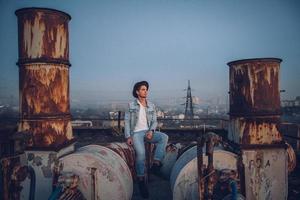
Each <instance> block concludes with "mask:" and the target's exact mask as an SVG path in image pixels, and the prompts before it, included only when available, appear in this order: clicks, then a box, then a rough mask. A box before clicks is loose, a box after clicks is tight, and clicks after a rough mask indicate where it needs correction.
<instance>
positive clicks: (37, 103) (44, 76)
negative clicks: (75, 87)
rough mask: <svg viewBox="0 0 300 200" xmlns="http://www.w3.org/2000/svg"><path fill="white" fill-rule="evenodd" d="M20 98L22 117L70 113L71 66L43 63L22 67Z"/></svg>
mask: <svg viewBox="0 0 300 200" xmlns="http://www.w3.org/2000/svg"><path fill="white" fill-rule="evenodd" d="M20 98H21V99H20V100H21V101H20V103H21V111H22V113H21V115H22V117H28V118H33V117H37V116H47V115H68V114H69V112H70V105H69V101H70V100H69V68H68V67H66V66H64V65H58V64H57V65H53V64H52V65H49V64H41V63H40V64H31V65H24V66H23V67H20Z"/></svg>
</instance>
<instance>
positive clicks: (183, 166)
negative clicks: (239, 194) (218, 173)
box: [170, 146, 237, 199]
mask: <svg viewBox="0 0 300 200" xmlns="http://www.w3.org/2000/svg"><path fill="white" fill-rule="evenodd" d="M204 149H205V148H203V150H204ZM203 152H205V151H203ZM213 157H214V160H213V166H214V169H215V170H222V169H232V170H235V171H236V170H237V155H236V154H233V153H231V152H228V151H224V150H221V149H218V148H216V149H215V150H214V152H213ZM203 165H204V166H207V165H208V157H207V156H206V154H205V153H203ZM197 180H198V171H197V147H196V146H195V147H193V148H191V149H189V150H188V151H186V152H185V153H184V154H182V155H181V156H180V158H179V159H178V160H177V161H176V163H175V165H174V167H173V170H172V173H171V177H170V184H171V189H172V191H173V199H199V196H198V195H199V193H198V181H197Z"/></svg>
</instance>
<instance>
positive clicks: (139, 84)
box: [132, 81, 149, 98]
mask: <svg viewBox="0 0 300 200" xmlns="http://www.w3.org/2000/svg"><path fill="white" fill-rule="evenodd" d="M143 85H144V86H146V87H147V90H148V89H149V83H148V82H147V81H140V82H137V83H136V84H134V86H133V90H132V95H133V96H134V97H135V98H138V96H137V94H136V91H137V90H139V89H140V87H141V86H143Z"/></svg>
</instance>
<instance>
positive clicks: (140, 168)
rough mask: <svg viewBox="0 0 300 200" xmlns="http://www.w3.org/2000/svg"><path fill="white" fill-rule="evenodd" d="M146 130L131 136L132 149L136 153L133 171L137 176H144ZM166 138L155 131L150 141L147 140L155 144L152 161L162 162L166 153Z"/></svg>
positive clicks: (163, 134)
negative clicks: (134, 170)
mask: <svg viewBox="0 0 300 200" xmlns="http://www.w3.org/2000/svg"><path fill="white" fill-rule="evenodd" d="M146 133H147V130H145V131H138V132H134V133H133V135H132V140H133V147H134V149H135V153H136V160H135V169H136V173H137V176H139V177H141V176H145V159H146V155H145V144H144V141H145V136H146ZM168 138H169V137H168V136H167V135H166V134H165V133H162V132H158V131H155V132H154V133H153V137H152V139H151V140H148V139H147V141H149V142H151V143H155V144H156V149H155V152H154V160H157V161H162V159H163V158H164V156H165V153H166V146H167V143H168Z"/></svg>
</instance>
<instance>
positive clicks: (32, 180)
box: [27, 166, 36, 200]
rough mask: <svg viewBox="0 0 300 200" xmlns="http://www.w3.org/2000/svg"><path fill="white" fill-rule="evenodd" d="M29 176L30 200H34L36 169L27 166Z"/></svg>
mask: <svg viewBox="0 0 300 200" xmlns="http://www.w3.org/2000/svg"><path fill="white" fill-rule="evenodd" d="M27 170H28V174H29V177H30V191H29V200H34V197H35V182H36V177H35V172H34V169H33V168H32V167H31V166H27Z"/></svg>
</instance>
